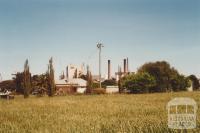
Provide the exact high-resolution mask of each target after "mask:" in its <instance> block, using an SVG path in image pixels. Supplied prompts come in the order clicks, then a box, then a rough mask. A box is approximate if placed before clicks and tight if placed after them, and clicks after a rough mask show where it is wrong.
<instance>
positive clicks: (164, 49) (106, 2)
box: [0, 0, 200, 79]
mask: <svg viewBox="0 0 200 133" xmlns="http://www.w3.org/2000/svg"><path fill="white" fill-rule="evenodd" d="M97 42H102V43H103V44H104V46H105V47H104V48H103V50H102V56H103V65H102V66H103V73H104V74H106V73H107V60H108V59H111V62H112V72H113V73H112V74H113V75H114V71H117V67H118V65H122V59H123V58H126V57H129V61H130V70H131V71H136V70H137V68H138V67H140V66H141V65H142V64H144V63H145V62H150V61H157V60H166V61H168V62H169V63H170V64H171V65H172V66H173V67H175V68H176V69H178V71H179V72H180V73H182V74H185V75H189V74H196V75H197V76H200V1H199V0H0V73H1V75H2V77H3V79H9V78H11V73H14V72H17V71H23V65H24V62H25V60H26V59H27V58H28V59H29V63H30V69H31V72H32V73H33V74H38V73H44V72H45V71H46V70H47V64H48V60H49V58H50V57H51V56H52V57H53V58H54V66H55V71H56V76H58V74H60V73H61V71H62V70H65V66H66V65H68V64H81V63H85V64H89V65H90V66H91V69H92V72H93V73H98V51H97V48H96V43H97Z"/></svg>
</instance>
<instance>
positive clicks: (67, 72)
mask: <svg viewBox="0 0 200 133" xmlns="http://www.w3.org/2000/svg"><path fill="white" fill-rule="evenodd" d="M68 78H69V71H68V66H67V67H66V79H68Z"/></svg>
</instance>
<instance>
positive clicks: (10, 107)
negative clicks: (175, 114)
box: [0, 92, 200, 133]
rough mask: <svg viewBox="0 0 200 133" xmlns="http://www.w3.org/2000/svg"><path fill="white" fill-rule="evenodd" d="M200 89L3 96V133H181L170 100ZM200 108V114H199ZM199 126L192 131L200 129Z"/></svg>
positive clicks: (0, 115) (0, 103)
mask: <svg viewBox="0 0 200 133" xmlns="http://www.w3.org/2000/svg"><path fill="white" fill-rule="evenodd" d="M178 96H182V97H183V96H187V97H191V98H194V99H195V100H196V101H197V103H198V106H199V107H200V104H199V103H200V92H192V93H187V92H181V93H163V94H142V95H92V96H84V95H83V96H81V95H79V96H63V97H54V98H48V97H42V98H37V97H31V98H29V99H23V97H16V98H15V100H11V101H6V100H1V99H0V132H3V133H4V132H6V133H7V132H15V133H29V132H30V133H32V132H34V133H35V132H37V133H38V132H41V133H49V132H52V133H56V132H58V133H60V132H83V133H89V132H95V133H96V132H148V133H151V132H152V133H156V132H178V131H177V130H169V129H168V127H167V111H166V104H167V102H168V101H169V100H170V99H172V98H174V97H178ZM199 114H200V113H199V111H198V116H199ZM199 125H200V118H199V117H198V127H197V129H196V130H188V131H189V132H200V126H199Z"/></svg>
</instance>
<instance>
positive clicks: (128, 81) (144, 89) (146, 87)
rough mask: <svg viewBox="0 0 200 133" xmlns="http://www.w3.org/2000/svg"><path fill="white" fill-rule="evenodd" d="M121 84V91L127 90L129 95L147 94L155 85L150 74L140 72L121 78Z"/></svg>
mask: <svg viewBox="0 0 200 133" xmlns="http://www.w3.org/2000/svg"><path fill="white" fill-rule="evenodd" d="M121 84H122V87H123V89H127V90H129V91H130V92H131V93H148V92H149V91H150V90H151V88H152V87H154V86H155V85H156V80H155V78H154V77H153V76H151V75H150V74H148V73H146V72H140V73H137V74H129V75H127V76H125V77H123V78H122V79H121Z"/></svg>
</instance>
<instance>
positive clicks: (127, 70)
mask: <svg viewBox="0 0 200 133" xmlns="http://www.w3.org/2000/svg"><path fill="white" fill-rule="evenodd" d="M126 62H127V68H126V72H129V62H128V58H127V61H126Z"/></svg>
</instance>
